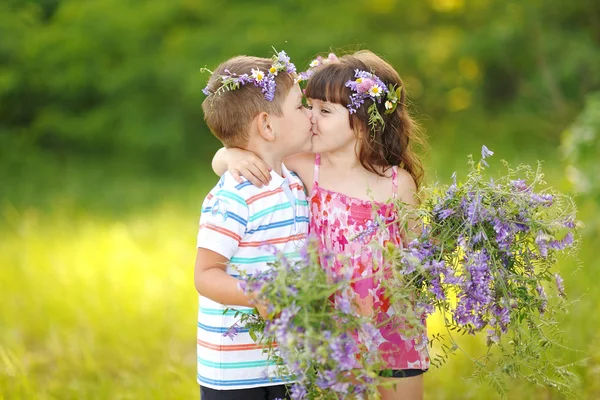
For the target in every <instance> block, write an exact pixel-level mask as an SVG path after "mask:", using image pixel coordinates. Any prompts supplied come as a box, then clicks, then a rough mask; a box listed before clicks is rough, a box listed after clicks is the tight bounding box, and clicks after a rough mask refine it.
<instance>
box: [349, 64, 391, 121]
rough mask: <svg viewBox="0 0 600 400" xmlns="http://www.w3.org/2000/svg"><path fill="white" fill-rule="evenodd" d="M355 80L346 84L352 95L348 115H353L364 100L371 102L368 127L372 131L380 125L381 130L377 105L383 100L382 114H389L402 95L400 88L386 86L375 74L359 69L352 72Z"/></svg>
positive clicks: (380, 119) (380, 117)
mask: <svg viewBox="0 0 600 400" xmlns="http://www.w3.org/2000/svg"><path fill="white" fill-rule="evenodd" d="M354 77H355V78H356V79H355V80H349V81H348V82H346V87H349V88H350V90H352V91H353V92H354V93H352V95H351V96H350V104H348V106H347V107H348V110H349V111H350V114H354V113H355V112H357V111H358V109H359V108H360V107H361V106H362V105H363V104H364V102H365V100H367V99H371V100H373V104H371V105H370V106H369V108H368V109H367V112H368V113H369V126H370V127H371V129H372V130H375V129H376V128H377V124H381V128H382V129H383V128H384V127H385V122H384V121H383V118H382V116H381V114H380V113H379V110H378V109H377V104H381V102H382V101H383V100H384V99H385V103H384V106H385V112H384V114H391V113H393V112H394V111H395V110H396V107H398V101H399V100H400V97H401V94H402V86H400V87H398V88H396V85H388V86H386V85H385V83H383V81H382V80H381V79H379V77H378V76H377V75H375V74H372V73H370V72H367V71H361V70H359V69H357V70H355V71H354Z"/></svg>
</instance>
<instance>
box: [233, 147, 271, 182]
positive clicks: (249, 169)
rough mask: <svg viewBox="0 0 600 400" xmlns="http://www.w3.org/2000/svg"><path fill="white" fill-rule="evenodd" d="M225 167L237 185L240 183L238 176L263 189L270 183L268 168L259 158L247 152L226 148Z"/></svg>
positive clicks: (240, 179)
mask: <svg viewBox="0 0 600 400" xmlns="http://www.w3.org/2000/svg"><path fill="white" fill-rule="evenodd" d="M227 167H228V171H229V173H230V174H231V175H232V176H233V179H235V180H236V181H237V182H239V183H242V178H241V177H240V175H241V176H243V177H244V178H246V179H248V180H249V181H250V183H252V184H253V185H254V186H256V187H263V185H268V184H269V182H270V181H271V169H270V168H269V166H268V165H267V164H265V162H264V161H263V160H262V159H261V158H260V157H258V156H257V155H256V154H254V153H253V152H251V151H248V150H242V149H236V148H228V149H227Z"/></svg>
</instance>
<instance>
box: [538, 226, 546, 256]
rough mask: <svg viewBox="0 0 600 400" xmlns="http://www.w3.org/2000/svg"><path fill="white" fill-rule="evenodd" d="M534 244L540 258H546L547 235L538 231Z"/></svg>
mask: <svg viewBox="0 0 600 400" xmlns="http://www.w3.org/2000/svg"><path fill="white" fill-rule="evenodd" d="M535 244H536V245H537V247H538V251H539V252H540V256H542V257H544V258H545V257H548V235H546V234H545V233H544V232H542V231H539V232H538V233H537V235H536V237H535Z"/></svg>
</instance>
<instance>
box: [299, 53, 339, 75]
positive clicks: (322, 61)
mask: <svg viewBox="0 0 600 400" xmlns="http://www.w3.org/2000/svg"><path fill="white" fill-rule="evenodd" d="M335 61H338V58H337V56H336V55H335V54H334V53H329V55H328V56H327V58H323V57H321V56H318V57H317V58H315V59H314V60H312V61H311V63H310V64H309V65H308V69H307V70H306V71H304V72H300V74H299V76H298V82H302V81H307V80H309V79H310V77H312V76H313V75H314V73H315V70H316V69H317V68H318V67H320V66H321V65H325V64H329V63H331V62H335Z"/></svg>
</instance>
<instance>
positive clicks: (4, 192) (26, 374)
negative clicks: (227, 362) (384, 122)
mask: <svg viewBox="0 0 600 400" xmlns="http://www.w3.org/2000/svg"><path fill="white" fill-rule="evenodd" d="M272 46H274V47H276V48H277V49H278V50H280V49H285V50H286V51H287V52H288V53H289V54H290V55H291V56H292V59H293V60H294V61H295V62H296V64H297V65H298V66H299V69H304V68H305V67H306V66H307V64H308V63H309V62H310V60H311V59H312V58H313V57H314V56H315V55H316V54H317V53H323V52H325V53H326V52H328V51H330V50H334V51H336V52H337V53H338V54H339V53H342V52H348V51H354V50H357V49H369V50H372V51H374V52H376V53H378V54H380V55H382V56H384V57H385V58H386V59H387V60H389V61H390V62H391V63H392V64H393V65H394V66H395V67H396V68H397V70H398V71H399V73H400V75H401V76H402V77H403V79H404V80H405V82H406V84H407V87H408V93H409V96H410V98H411V99H412V102H413V110H414V112H415V115H416V117H417V119H418V120H419V121H420V122H421V124H422V125H423V126H424V127H425V128H426V131H427V134H428V136H429V144H430V149H429V151H427V152H426V153H424V154H423V156H424V162H425V165H426V168H427V171H428V176H427V177H428V182H434V181H437V180H440V181H442V182H448V181H449V180H450V175H451V174H452V172H453V171H459V173H460V171H464V170H466V167H467V164H466V156H467V154H469V153H478V152H479V149H480V148H481V145H482V144H486V145H487V146H488V147H489V148H490V149H492V150H494V151H495V152H496V157H494V159H495V161H494V162H493V163H492V167H493V168H499V167H500V163H499V159H506V160H508V161H509V162H511V163H512V164H518V163H527V164H534V163H535V162H536V161H537V160H544V169H545V172H546V177H547V181H548V183H549V184H550V185H551V186H554V187H556V188H558V189H560V190H563V191H565V192H570V193H573V194H577V202H578V205H579V208H580V213H579V218H580V219H581V220H583V221H584V222H585V223H586V228H585V230H584V231H583V236H582V238H583V240H582V250H581V257H580V258H581V260H580V261H581V264H577V263H576V262H575V261H574V260H564V261H561V263H560V266H559V267H560V270H561V272H562V273H563V275H564V276H565V283H566V289H567V293H568V295H569V298H570V300H573V301H574V303H573V305H572V306H571V307H570V310H569V312H568V313H567V314H565V315H563V316H561V324H560V325H561V328H562V329H563V330H564V332H565V344H566V345H567V346H569V347H571V348H573V349H574V350H572V351H567V350H564V349H560V348H558V349H554V350H553V351H554V352H555V353H556V356H557V357H558V358H559V359H560V361H561V362H563V363H565V364H567V363H575V364H574V366H573V370H574V372H575V373H576V374H577V377H578V379H577V381H576V382H575V385H576V390H577V393H578V395H579V397H582V398H589V399H597V398H600V326H599V324H600V315H599V314H600V312H599V306H600V288H598V281H599V278H600V276H599V271H600V263H599V262H598V260H597V253H596V251H597V249H598V248H599V247H598V246H600V240H599V239H598V234H599V233H600V218H599V217H598V214H599V212H600V161H599V159H600V157H599V156H600V94H598V92H599V91H600V2H598V1H597V0H571V1H564V0H545V1H542V0H521V1H512V0H423V1H408V0H398V1H396V0H371V1H366V0H364V1H344V2H342V1H337V0H332V1H329V2H317V1H313V2H308V1H290V0H281V1H277V2H275V1H263V2H247V1H241V0H239V1H220V2H218V1H194V0H182V1H177V0H173V1H162V0H161V1H159V0H146V1H134V0H88V1H74V0H64V1H61V0H38V1H34V0H31V1H27V0H4V1H2V2H1V3H0V399H188V398H197V394H198V390H197V386H196V384H195V376H196V375H195V327H196V307H197V303H196V293H195V290H194V285H193V272H192V270H193V261H194V255H195V235H196V229H197V220H198V217H199V212H200V205H201V202H202V199H203V197H204V196H205V194H206V193H207V192H208V190H209V189H210V188H211V186H212V185H213V184H214V183H215V180H216V178H215V176H214V175H213V174H212V172H211V171H210V159H211V156H212V154H213V153H214V151H215V150H216V149H217V148H218V147H219V145H220V144H219V143H218V142H217V141H216V140H215V139H214V138H213V137H212V135H211V134H210V132H209V131H208V130H207V128H206V127H205V125H204V123H203V117H202V113H201V109H200V103H201V102H202V100H203V95H202V93H201V89H202V87H203V86H204V85H205V82H206V80H207V76H206V75H203V74H201V73H200V72H199V69H200V68H201V67H204V66H206V67H209V68H213V67H215V66H216V65H217V64H218V63H219V62H220V61H223V60H224V59H226V58H229V57H231V56H234V55H237V54H252V55H258V56H266V57H268V56H270V55H271V54H272V51H271V47H272ZM578 265H580V268H578ZM435 329H436V324H435V323H433V324H432V330H433V331H435ZM464 344H465V346H466V347H467V348H469V349H470V350H472V352H473V355H477V354H478V352H481V350H482V346H481V340H480V339H479V338H475V339H468V340H465V341H464ZM471 372H472V368H471V365H470V364H469V362H468V361H467V359H466V358H465V357H463V356H455V357H453V358H451V360H450V361H449V363H448V364H447V365H446V366H444V367H442V368H441V369H439V370H432V371H430V372H429V373H428V374H426V378H425V386H426V398H428V399H488V398H497V397H498V395H497V394H496V393H495V392H494V391H493V390H492V389H490V388H489V387H487V386H485V385H483V386H482V385H477V384H476V383H475V382H473V381H469V380H466V378H467V377H468V376H469V375H470V373H471ZM508 397H509V398H511V399H513V398H514V399H555V398H556V399H558V398H561V395H560V394H559V393H555V392H551V391H548V390H546V389H544V388H541V387H538V386H535V385H531V384H526V383H524V382H519V381H513V382H511V384H510V387H509V396H508Z"/></svg>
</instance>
